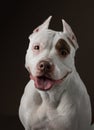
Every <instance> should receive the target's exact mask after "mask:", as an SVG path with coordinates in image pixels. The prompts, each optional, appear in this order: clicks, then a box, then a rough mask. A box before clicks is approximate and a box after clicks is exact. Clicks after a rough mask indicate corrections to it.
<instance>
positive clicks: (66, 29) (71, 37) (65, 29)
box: [62, 19, 79, 50]
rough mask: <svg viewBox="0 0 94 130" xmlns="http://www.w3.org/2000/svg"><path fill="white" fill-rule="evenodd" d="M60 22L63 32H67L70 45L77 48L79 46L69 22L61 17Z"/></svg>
mask: <svg viewBox="0 0 94 130" xmlns="http://www.w3.org/2000/svg"><path fill="white" fill-rule="evenodd" d="M62 23H63V32H64V33H66V34H67V36H68V39H69V41H70V42H71V43H72V45H73V46H74V47H75V49H76V50H77V49H78V48H79V46H78V43H77V38H76V36H75V34H74V33H73V31H72V29H71V27H70V26H69V24H68V23H67V22H66V21H65V20H64V19H62Z"/></svg>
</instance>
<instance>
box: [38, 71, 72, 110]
mask: <svg viewBox="0 0 94 130" xmlns="http://www.w3.org/2000/svg"><path fill="white" fill-rule="evenodd" d="M73 73H74V72H72V73H71V74H70V75H69V76H68V77H67V78H66V79H65V80H64V81H63V84H62V83H61V84H59V85H58V86H54V87H53V88H52V89H51V90H49V91H45V92H44V91H39V93H40V96H41V98H42V102H44V103H46V104H48V105H50V106H52V107H57V106H58V105H59V102H60V99H61V96H62V95H63V94H64V93H65V92H66V91H67V88H68V87H69V84H70V80H71V77H72V75H73Z"/></svg>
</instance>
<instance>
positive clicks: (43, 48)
mask: <svg viewBox="0 0 94 130" xmlns="http://www.w3.org/2000/svg"><path fill="white" fill-rule="evenodd" d="M50 20H51V17H49V18H48V19H47V20H46V21H45V22H44V23H43V24H42V25H41V26H39V27H38V28H36V29H35V30H34V32H33V34H32V35H30V37H29V39H30V44H29V48H28V50H27V54H26V68H27V70H28V71H29V73H30V78H31V79H32V80H34V83H35V87H36V88H38V89H40V90H49V89H51V88H52V87H54V86H55V85H56V84H60V83H62V82H63V81H64V80H65V79H66V78H67V77H68V75H69V74H70V73H71V72H72V71H73V70H74V69H75V66H74V56H75V51H76V50H77V48H78V44H77V41H76V37H75V35H74V33H73V32H72V30H71V28H70V26H69V25H68V24H67V23H66V22H65V21H64V20H62V22H63V32H57V31H53V30H50V29H48V26H49V22H50Z"/></svg>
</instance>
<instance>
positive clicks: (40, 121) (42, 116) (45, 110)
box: [30, 103, 58, 130]
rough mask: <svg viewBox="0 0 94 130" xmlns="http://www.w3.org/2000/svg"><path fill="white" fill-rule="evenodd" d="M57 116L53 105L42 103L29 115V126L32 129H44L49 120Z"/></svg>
mask: <svg viewBox="0 0 94 130" xmlns="http://www.w3.org/2000/svg"><path fill="white" fill-rule="evenodd" d="M57 116H58V111H57V109H56V108H54V107H53V106H49V105H48V104H46V103H42V104H41V105H40V106H39V108H38V109H37V110H36V111H34V112H33V114H32V117H30V120H31V121H30V127H31V128H32V129H33V130H36V129H37V130H38V129H42V130H44V129H46V128H47V127H48V125H49V124H50V122H51V121H53V120H54V119H55V118H56V117H57Z"/></svg>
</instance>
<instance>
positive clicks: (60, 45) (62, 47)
mask: <svg viewBox="0 0 94 130" xmlns="http://www.w3.org/2000/svg"><path fill="white" fill-rule="evenodd" d="M55 48H56V50H57V52H58V54H59V55H60V56H63V57H66V56H67V55H68V54H69V53H70V46H69V45H68V44H67V42H66V41H65V40H64V39H59V40H58V41H57V43H56V46H55Z"/></svg>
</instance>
